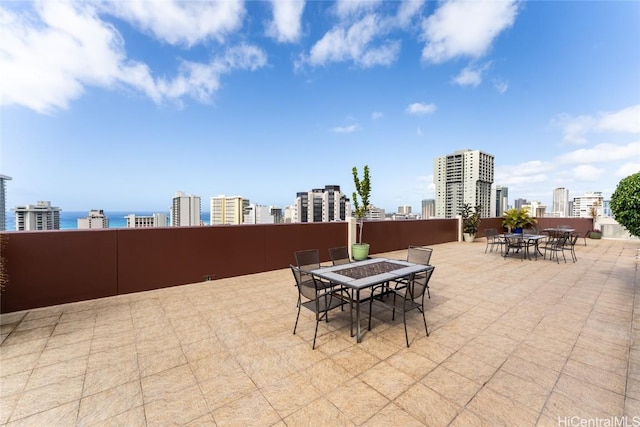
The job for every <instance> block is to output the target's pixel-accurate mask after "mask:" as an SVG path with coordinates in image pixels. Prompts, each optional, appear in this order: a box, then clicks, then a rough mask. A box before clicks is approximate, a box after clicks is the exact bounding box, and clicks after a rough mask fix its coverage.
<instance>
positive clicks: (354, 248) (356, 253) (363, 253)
mask: <svg viewBox="0 0 640 427" xmlns="http://www.w3.org/2000/svg"><path fill="white" fill-rule="evenodd" d="M351 256H352V257H353V259H354V260H356V261H362V260H363V259H367V258H369V244H368V243H354V244H353V245H351Z"/></svg>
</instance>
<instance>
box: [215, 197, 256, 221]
mask: <svg viewBox="0 0 640 427" xmlns="http://www.w3.org/2000/svg"><path fill="white" fill-rule="evenodd" d="M248 206H249V199H243V198H242V197H241V196H231V197H227V196H224V195H220V196H218V197H211V199H210V211H209V218H210V219H209V224H210V225H239V224H242V223H243V222H244V210H245V209H246V208H247V207H248Z"/></svg>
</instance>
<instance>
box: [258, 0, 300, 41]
mask: <svg viewBox="0 0 640 427" xmlns="http://www.w3.org/2000/svg"><path fill="white" fill-rule="evenodd" d="M304 5H305V2H304V1H302V0H271V7H272V9H273V20H272V21H271V22H269V23H268V24H267V35H269V36H270V37H272V38H274V39H276V40H277V41H279V42H295V41H297V40H298V39H299V38H300V18H301V17H302V12H303V11H304Z"/></svg>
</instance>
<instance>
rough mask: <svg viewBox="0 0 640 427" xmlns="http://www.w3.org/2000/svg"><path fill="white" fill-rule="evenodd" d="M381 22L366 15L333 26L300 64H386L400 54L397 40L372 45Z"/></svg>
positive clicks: (374, 17) (371, 65) (364, 66)
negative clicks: (346, 25) (351, 21)
mask: <svg viewBox="0 0 640 427" xmlns="http://www.w3.org/2000/svg"><path fill="white" fill-rule="evenodd" d="M383 32H384V30H383V29H382V28H381V22H380V20H379V19H378V18H377V17H376V16H375V15H367V16H365V17H364V18H362V19H361V20H359V21H357V22H355V23H354V24H353V25H351V26H348V27H342V26H337V27H334V28H332V29H331V30H330V31H328V32H327V33H326V34H325V35H324V36H323V37H322V39H320V40H319V41H318V42H317V43H316V44H315V45H314V46H313V47H312V48H311V51H310V52H309V55H308V57H306V56H303V57H302V61H301V63H309V64H311V65H312V66H322V65H325V64H327V63H331V62H343V61H353V62H354V63H355V64H357V65H359V66H361V67H363V68H368V67H373V66H376V65H389V64H391V63H393V62H394V61H395V60H396V59H397V58H398V55H399V52H400V41H399V40H385V41H383V42H380V43H379V44H375V39H376V37H378V36H379V35H380V33H383Z"/></svg>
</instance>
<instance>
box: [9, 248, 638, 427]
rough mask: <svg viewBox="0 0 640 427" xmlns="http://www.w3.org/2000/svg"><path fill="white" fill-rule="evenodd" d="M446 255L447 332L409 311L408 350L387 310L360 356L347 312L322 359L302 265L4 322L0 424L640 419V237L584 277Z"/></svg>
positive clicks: (433, 316) (465, 254) (442, 261)
mask: <svg viewBox="0 0 640 427" xmlns="http://www.w3.org/2000/svg"><path fill="white" fill-rule="evenodd" d="M432 247H433V248H434V253H433V257H432V258H431V262H432V264H433V265H435V266H436V270H435V273H434V275H433V278H432V280H431V283H430V285H431V299H430V300H429V301H428V311H427V322H428V323H429V327H430V332H431V335H430V337H428V338H427V337H426V336H425V333H424V329H423V326H422V323H421V322H422V319H421V318H420V316H419V314H418V313H411V314H412V315H411V316H410V323H411V325H410V331H409V332H410V340H411V347H410V348H407V347H406V345H405V343H404V330H403V326H402V321H401V320H400V321H398V320H396V321H395V322H391V321H390V317H389V314H390V313H389V312H380V313H378V312H377V311H374V322H373V323H374V324H373V328H372V330H371V331H365V333H364V336H363V341H362V343H360V344H356V342H355V338H351V337H350V336H349V322H348V318H349V317H348V312H347V311H344V312H343V313H340V312H339V311H338V312H334V313H336V314H334V315H333V317H332V318H331V321H330V322H329V323H322V324H320V327H319V331H318V342H317V347H316V350H311V340H312V338H313V328H314V321H313V318H312V315H311V313H309V312H304V311H303V313H302V315H301V319H300V324H299V329H298V333H297V334H296V335H293V334H292V329H293V323H294V320H295V314H296V297H297V293H296V290H295V288H294V280H293V276H292V275H291V272H290V271H289V270H288V269H284V270H278V271H272V272H267V273H261V274H254V275H250V276H243V277H236V278H231V279H223V280H217V281H212V282H203V283H197V284H192V285H185V286H179V287H174V288H169V289H163V290H158V291H152V292H144V293H139V294H132V295H124V296H119V297H112V298H105V299H100V300H93V301H88V302H82V303H74V304H67V305H62V306H55V307H48V308H44V309H38V310H29V311H25V312H19V313H8V314H3V315H2V316H1V320H2V330H1V333H2V345H1V346H0V376H1V378H0V397H1V400H0V402H1V404H0V425H5V424H6V425H9V426H23V425H24V426H66V425H68V426H76V425H80V426H93V425H111V426H127V427H129V426H145V425H148V426H163V425H190V426H191V425H192V426H216V425H217V426H229V425H235V426H248V425H257V426H271V425H275V426H308V425H318V426H328V425H331V426H342V425H344V426H351V425H364V426H385V427H386V426H390V425H401V426H412V425H416V426H422V425H428V426H445V425H452V426H468V425H471V426H474V425H481V426H485V425H486V426H497V425H518V426H529V425H531V426H533V425H544V426H546V425H549V426H573V425H580V424H576V423H577V422H583V421H582V420H585V421H584V422H586V420H597V419H605V418H608V419H611V417H623V416H627V417H628V418H627V422H628V423H631V422H632V421H634V420H633V418H632V417H634V416H640V347H639V344H638V343H639V340H638V339H639V338H640V334H639V332H638V331H639V330H640V310H638V311H636V310H635V309H636V308H640V297H639V298H638V300H636V296H637V295H636V289H638V286H639V277H640V274H639V273H638V267H639V262H640V261H639V260H638V254H639V251H640V242H639V241H637V240H635V241H628V240H626V241H625V240H606V239H603V240H589V241H588V242H587V246H586V247H585V246H579V247H578V248H577V255H578V262H577V263H575V264H574V263H571V261H569V262H568V263H567V264H564V263H562V262H561V263H560V264H556V263H555V262H550V261H549V260H546V261H545V260H542V259H539V260H538V261H521V260H519V259H506V260H505V259H502V258H501V257H500V256H499V255H498V254H496V253H493V254H489V253H487V254H485V253H484V249H485V244H484V240H483V239H480V240H478V241H476V242H475V243H472V244H468V243H447V244H441V245H433V246H432ZM405 254H406V251H397V252H391V253H387V254H384V255H386V256H388V257H391V258H403V257H404V256H405ZM381 255H382V254H381ZM376 315H378V316H376ZM363 325H364V322H363ZM572 417H575V418H572ZM618 419H620V418H618ZM638 419H640V418H638ZM589 425H596V424H589ZM599 425H604V424H599Z"/></svg>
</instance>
